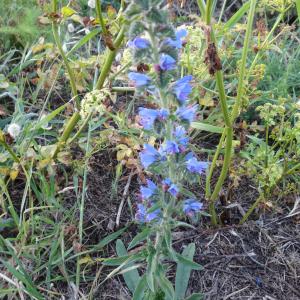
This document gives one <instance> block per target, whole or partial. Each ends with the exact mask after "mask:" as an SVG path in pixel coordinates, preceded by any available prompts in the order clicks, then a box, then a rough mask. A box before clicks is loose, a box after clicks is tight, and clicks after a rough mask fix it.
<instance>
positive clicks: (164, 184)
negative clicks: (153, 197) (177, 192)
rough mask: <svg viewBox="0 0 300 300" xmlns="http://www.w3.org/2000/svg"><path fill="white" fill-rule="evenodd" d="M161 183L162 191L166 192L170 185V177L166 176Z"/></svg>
mask: <svg viewBox="0 0 300 300" xmlns="http://www.w3.org/2000/svg"><path fill="white" fill-rule="evenodd" d="M161 184H162V189H163V191H164V192H166V191H167V190H168V189H169V187H170V186H171V184H172V181H171V179H170V178H166V179H164V180H163V181H162V182H161Z"/></svg>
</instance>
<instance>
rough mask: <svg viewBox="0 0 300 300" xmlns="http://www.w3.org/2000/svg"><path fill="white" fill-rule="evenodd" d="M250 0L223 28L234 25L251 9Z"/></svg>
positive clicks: (226, 28)
mask: <svg viewBox="0 0 300 300" xmlns="http://www.w3.org/2000/svg"><path fill="white" fill-rule="evenodd" d="M249 8H250V1H248V2H246V3H245V4H244V5H243V6H242V7H241V8H240V9H239V10H238V11H237V12H236V13H235V14H234V15H233V16H232V17H231V18H230V19H229V20H228V21H227V22H226V23H225V24H224V26H223V30H224V31H226V30H228V29H230V28H231V27H233V26H234V25H235V24H236V23H238V21H239V20H240V19H241V18H242V17H243V16H244V14H245V13H246V12H248V11H249Z"/></svg>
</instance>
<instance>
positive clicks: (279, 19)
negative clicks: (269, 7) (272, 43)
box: [246, 13, 284, 80]
mask: <svg viewBox="0 0 300 300" xmlns="http://www.w3.org/2000/svg"><path fill="white" fill-rule="evenodd" d="M283 16H284V13H281V14H280V15H279V16H278V18H277V20H276V22H275V23H274V25H273V27H272V29H271V31H270V32H269V33H268V35H267V37H266V39H265V40H264V42H263V43H262V45H261V46H260V50H259V51H258V52H257V53H256V55H255V57H254V60H253V61H252V64H251V66H250V68H249V70H248V76H247V77H246V80H248V77H249V76H250V74H251V73H252V70H253V68H254V67H255V65H256V63H257V60H258V59H259V56H260V54H261V49H263V48H264V47H265V46H266V44H267V43H268V42H269V39H270V38H271V36H272V34H273V32H274V31H275V29H276V28H277V26H278V25H279V23H280V22H281V20H282V19H283Z"/></svg>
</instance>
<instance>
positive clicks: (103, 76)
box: [96, 26, 125, 90]
mask: <svg viewBox="0 0 300 300" xmlns="http://www.w3.org/2000/svg"><path fill="white" fill-rule="evenodd" d="M124 31H125V27H124V26H122V28H121V30H120V31H119V33H118V35H117V37H116V39H115V41H114V46H115V48H116V49H115V50H113V51H112V50H110V49H107V51H108V55H107V58H106V60H105V63H104V66H103V68H102V69H101V73H100V75H99V78H98V81H97V83H96V89H97V90H100V89H102V87H103V85H104V82H105V79H106V78H107V76H108V73H109V71H110V69H111V66H112V63H113V61H114V59H115V57H116V54H117V51H118V49H119V47H120V46H121V44H122V42H123V39H124Z"/></svg>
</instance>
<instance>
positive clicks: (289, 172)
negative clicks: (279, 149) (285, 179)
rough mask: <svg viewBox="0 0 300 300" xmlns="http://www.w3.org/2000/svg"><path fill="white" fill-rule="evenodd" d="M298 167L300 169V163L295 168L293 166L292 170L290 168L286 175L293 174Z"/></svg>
mask: <svg viewBox="0 0 300 300" xmlns="http://www.w3.org/2000/svg"><path fill="white" fill-rule="evenodd" d="M297 169H300V164H297V165H296V166H294V167H293V168H291V169H290V170H288V171H287V172H286V175H291V174H293V173H294V172H295V171H296V170H297Z"/></svg>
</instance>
